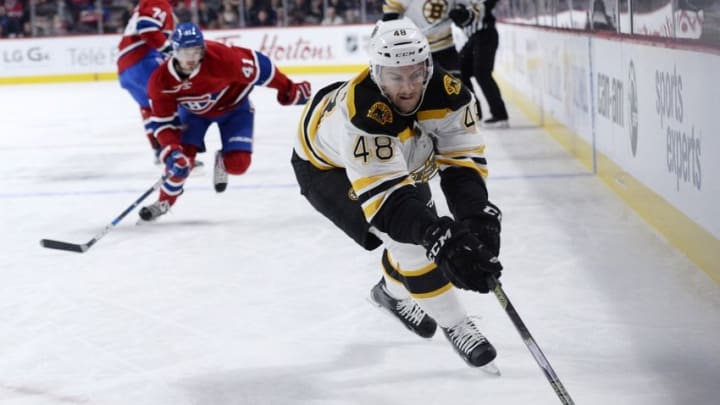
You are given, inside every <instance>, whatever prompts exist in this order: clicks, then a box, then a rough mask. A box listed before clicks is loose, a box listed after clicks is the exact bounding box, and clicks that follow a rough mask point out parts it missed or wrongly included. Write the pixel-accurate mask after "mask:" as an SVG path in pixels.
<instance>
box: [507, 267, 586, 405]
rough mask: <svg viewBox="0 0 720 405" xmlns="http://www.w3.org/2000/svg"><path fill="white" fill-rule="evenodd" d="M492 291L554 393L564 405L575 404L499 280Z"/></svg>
mask: <svg viewBox="0 0 720 405" xmlns="http://www.w3.org/2000/svg"><path fill="white" fill-rule="evenodd" d="M493 292H494V293H495V297H497V300H498V302H500V305H501V306H502V307H503V309H504V310H505V312H506V313H507V315H508V316H509V317H510V320H511V321H512V323H513V325H515V329H517V331H518V333H520V337H521V338H522V340H523V342H525V346H527V348H528V350H530V354H532V356H533V357H534V358H535V361H536V362H537V364H538V365H539V366H540V368H541V369H542V371H543V373H544V374H545V378H547V380H548V382H550V386H552V388H553V390H555V394H557V396H558V398H560V402H562V403H563V404H564V405H575V402H574V401H573V399H572V398H571V397H570V394H569V393H568V392H567V390H566V389H565V386H564V385H563V384H562V382H561V381H560V377H558V376H557V374H556V373H555V370H553V368H552V366H551V365H550V362H549V361H548V359H547V358H546V357H545V355H544V354H543V352H542V350H540V346H538V344H537V343H536V342H535V339H534V338H533V337H532V335H531V334H530V331H529V330H528V328H527V326H525V323H524V322H523V321H522V319H521V318H520V315H519V314H518V313H517V311H516V310H515V307H514V306H513V304H512V302H510V299H509V298H508V296H507V294H505V291H504V290H503V289H502V286H501V285H500V282H498V281H497V280H496V281H495V288H494V289H493Z"/></svg>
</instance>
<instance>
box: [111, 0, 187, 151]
mask: <svg viewBox="0 0 720 405" xmlns="http://www.w3.org/2000/svg"><path fill="white" fill-rule="evenodd" d="M176 3H177V0H171V1H170V2H168V0H140V3H138V5H137V7H135V10H134V11H133V14H132V16H131V17H130V20H129V21H128V24H127V26H126V27H125V31H124V32H123V36H122V39H120V44H119V45H118V57H117V68H118V76H119V79H120V86H121V87H122V88H124V89H125V90H127V91H128V92H129V93H130V95H131V96H132V98H133V99H134V100H135V102H136V103H137V104H138V105H139V106H140V114H141V115H142V119H143V125H144V126H145V134H146V136H147V139H148V140H149V141H150V146H151V147H152V148H153V152H154V153H155V157H156V158H157V156H158V154H159V153H160V145H159V144H158V143H157V141H156V140H155V137H154V136H153V133H152V128H151V126H150V116H151V115H152V110H151V109H150V100H149V97H148V94H147V82H148V79H149V78H150V75H151V74H152V72H153V71H155V69H156V68H157V67H158V66H160V65H161V64H162V63H163V61H164V60H165V59H166V58H167V57H168V56H169V53H170V51H171V50H172V47H171V45H170V39H169V37H170V34H172V32H173V29H174V28H175V15H174V14H173V9H172V7H173V5H174V4H176Z"/></svg>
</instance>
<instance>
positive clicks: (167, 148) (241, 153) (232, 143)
mask: <svg viewBox="0 0 720 405" xmlns="http://www.w3.org/2000/svg"><path fill="white" fill-rule="evenodd" d="M171 42H172V48H173V53H172V57H171V58H170V59H169V60H168V61H166V62H165V63H164V64H163V65H161V66H160V67H159V68H157V69H156V70H155V72H154V73H153V74H152V76H151V77H150V81H149V82H148V94H149V96H150V100H151V105H152V118H151V120H150V121H151V125H152V128H153V133H154V134H155V138H156V139H157V141H158V143H159V144H160V145H161V147H162V151H161V152H160V161H161V162H163V163H164V164H165V167H166V174H167V179H166V180H165V182H164V183H163V185H162V186H161V188H160V197H159V199H158V201H156V202H154V203H153V204H151V205H149V206H146V207H143V208H142V209H140V218H141V219H142V220H145V221H151V220H154V219H156V218H157V217H159V216H161V215H163V214H165V213H166V212H167V211H168V210H169V208H170V206H172V205H173V204H174V203H175V201H176V199H177V198H178V196H180V194H181V193H182V191H183V184H184V183H185V180H186V179H187V176H188V175H189V174H190V171H191V170H192V168H193V166H194V161H195V155H196V154H197V153H198V152H204V151H205V143H204V138H205V134H206V132H207V129H208V127H209V126H210V125H211V124H212V123H216V124H217V125H218V127H219V129H220V139H221V141H222V149H221V150H219V151H217V152H216V153H215V169H214V175H213V182H214V185H215V191H217V192H218V193H221V192H223V191H225V188H226V187H227V181H228V174H234V175H241V174H243V173H245V171H246V170H247V169H248V167H249V166H250V162H251V156H252V150H253V149H252V146H253V117H254V114H255V110H254V108H253V106H252V104H251V102H250V100H249V99H248V96H249V95H250V93H251V92H252V90H253V88H254V87H255V86H266V87H271V88H273V89H276V90H277V101H278V102H279V103H280V104H282V105H294V104H305V102H306V101H307V99H308V98H309V97H310V83H308V82H299V83H294V82H293V81H292V80H290V79H289V78H288V77H287V76H285V75H284V74H283V73H282V72H280V71H279V70H278V69H277V67H276V66H275V64H274V63H273V62H272V61H271V60H270V59H269V58H268V57H267V56H265V55H263V54H262V53H260V52H258V51H255V50H252V49H247V48H242V47H235V46H227V45H224V44H222V43H219V42H215V41H205V40H204V38H203V34H202V32H201V31H200V28H199V27H198V26H197V25H195V24H193V23H182V24H178V26H177V28H176V29H175V31H174V32H173V34H172V37H171Z"/></svg>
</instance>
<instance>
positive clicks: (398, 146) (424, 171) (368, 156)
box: [295, 69, 487, 222]
mask: <svg viewBox="0 0 720 405" xmlns="http://www.w3.org/2000/svg"><path fill="white" fill-rule="evenodd" d="M477 117H478V111H477V107H476V102H475V99H474V96H473V95H472V94H471V93H470V92H469V91H468V90H467V89H466V88H465V87H464V86H463V85H462V83H461V82H460V80H458V79H456V78H455V77H454V76H451V75H450V74H449V73H447V72H445V71H444V70H442V69H436V70H435V72H434V74H433V76H432V77H431V78H430V81H429V83H428V87H427V89H426V91H425V96H424V98H423V99H422V100H421V102H420V107H419V108H418V110H417V112H416V113H414V114H412V115H409V116H405V115H401V114H399V113H397V112H396V111H395V110H394V109H393V108H392V107H391V104H390V102H389V101H388V99H387V98H386V97H385V96H383V95H382V93H381V92H380V90H379V88H378V87H377V85H376V84H375V82H374V81H373V80H372V79H371V78H370V71H369V69H365V70H364V71H363V72H361V73H360V74H359V75H358V76H356V77H355V78H353V79H352V80H350V81H347V82H344V83H342V82H341V83H334V84H332V85H329V86H327V87H325V88H323V89H321V90H320V91H318V92H317V93H316V94H315V96H314V97H313V99H312V100H311V102H310V103H308V104H307V106H306V107H305V110H304V111H303V114H302V117H301V122H300V126H299V131H298V138H297V143H296V146H295V151H296V153H297V154H298V156H299V157H300V158H301V159H304V160H307V161H309V162H310V163H311V164H312V165H313V166H314V167H315V168H317V169H319V170H332V169H335V168H344V169H345V170H346V172H347V177H348V179H349V180H350V183H351V185H352V190H353V191H354V193H355V197H356V198H357V199H358V200H359V202H360V203H361V205H362V209H363V212H364V214H365V218H366V219H367V221H368V222H372V220H373V218H374V217H375V215H376V214H378V212H379V211H380V209H381V208H382V207H383V204H384V202H386V201H387V200H388V198H389V197H390V196H391V195H392V193H393V192H395V191H397V190H399V189H401V188H402V187H404V186H407V185H412V184H414V183H415V182H417V181H423V180H427V179H428V178H429V177H430V175H431V174H432V173H434V170H437V169H439V170H441V171H442V170H445V169H446V168H449V167H464V168H468V169H470V170H472V171H474V172H476V173H477V174H478V176H482V177H485V176H486V174H487V165H486V160H485V155H484V150H485V143H484V139H483V136H482V134H481V133H480V131H479V123H478V119H477Z"/></svg>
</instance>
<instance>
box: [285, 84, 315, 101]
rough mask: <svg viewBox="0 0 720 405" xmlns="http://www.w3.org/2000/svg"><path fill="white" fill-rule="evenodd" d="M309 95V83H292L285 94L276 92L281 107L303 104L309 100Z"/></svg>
mask: <svg viewBox="0 0 720 405" xmlns="http://www.w3.org/2000/svg"><path fill="white" fill-rule="evenodd" d="M310 94H311V93H310V83H309V82H300V83H293V84H291V85H290V89H288V91H287V92H282V91H278V95H277V100H278V103H280V104H282V105H299V104H305V103H307V101H308V99H309V98H310Z"/></svg>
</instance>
